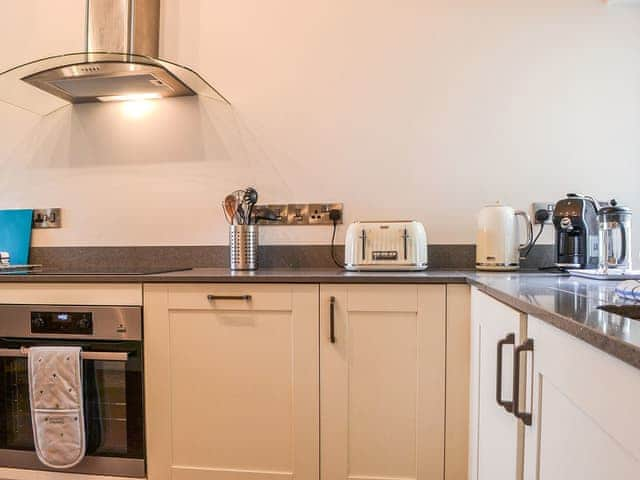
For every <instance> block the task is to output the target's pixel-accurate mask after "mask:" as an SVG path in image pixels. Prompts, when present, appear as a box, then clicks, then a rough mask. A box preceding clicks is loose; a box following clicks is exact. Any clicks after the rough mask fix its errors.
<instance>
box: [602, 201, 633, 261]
mask: <svg viewBox="0 0 640 480" xmlns="http://www.w3.org/2000/svg"><path fill="white" fill-rule="evenodd" d="M598 231H599V242H598V246H599V262H598V270H599V272H600V273H605V274H606V273H609V270H610V269H615V270H616V271H617V272H625V271H627V270H631V268H632V265H631V248H632V247H631V209H630V208H627V207H622V206H619V205H618V203H617V202H616V201H615V200H611V202H610V204H609V205H608V206H606V207H603V208H601V209H600V210H599V211H598Z"/></svg>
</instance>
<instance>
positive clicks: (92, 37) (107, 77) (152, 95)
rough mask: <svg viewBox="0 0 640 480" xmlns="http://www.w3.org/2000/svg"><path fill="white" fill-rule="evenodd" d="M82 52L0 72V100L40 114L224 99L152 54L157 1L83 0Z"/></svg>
mask: <svg viewBox="0 0 640 480" xmlns="http://www.w3.org/2000/svg"><path fill="white" fill-rule="evenodd" d="M85 31H86V41H85V51H83V52H80V53H68V54H66V55H58V56H52V57H46V58H42V59H40V60H35V61H33V62H30V63H27V64H24V65H20V66H17V67H14V68H12V69H10V70H7V71H6V72H3V73H2V74H0V100H2V101H4V102H6V103H10V104H13V105H16V106H19V107H21V108H24V109H26V110H29V111H31V112H34V113H37V114H40V115H46V114H48V113H51V112H52V111H55V110H56V109H58V108H60V107H62V106H65V105H68V104H69V103H87V102H109V101H121V100H145V99H158V98H164V97H175V96H187V95H201V96H206V97H209V98H214V99H217V100H220V101H223V102H225V103H228V101H227V100H226V99H225V98H224V97H223V96H222V95H221V94H220V93H219V92H218V91H216V90H215V89H214V88H213V87H212V86H211V85H210V84H209V83H207V81H206V80H204V79H203V78H202V77H201V76H200V75H198V74H197V73H196V72H194V71H193V70H191V69H190V68H188V67H185V66H181V65H177V64H175V63H172V62H169V61H167V60H163V59H160V58H158V46H159V42H160V38H159V32H160V0H87V2H86V30H85Z"/></svg>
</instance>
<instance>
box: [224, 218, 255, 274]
mask: <svg viewBox="0 0 640 480" xmlns="http://www.w3.org/2000/svg"><path fill="white" fill-rule="evenodd" d="M229 268H231V270H256V269H257V268H258V225H229Z"/></svg>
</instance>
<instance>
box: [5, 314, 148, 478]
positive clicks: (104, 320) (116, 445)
mask: <svg viewBox="0 0 640 480" xmlns="http://www.w3.org/2000/svg"><path fill="white" fill-rule="evenodd" d="M43 345H49V346H50V345H74V346H80V347H81V348H82V358H83V392H84V411H85V423H86V425H85V429H86V436H87V438H86V445H87V456H86V457H85V458H84V459H83V460H82V462H81V463H80V464H79V465H77V466H76V467H73V468H71V469H68V470H64V472H70V473H84V474H96V475H114V476H128V477H144V476H145V439H144V391H143V385H144V380H143V379H144V376H143V344H142V308H141V307H108V306H100V307H97V306H86V307H83V306H57V305H56V306H47V305H0V466H3V467H12V468H21V469H32V470H51V469H49V468H48V467H46V466H44V465H43V464H42V463H40V461H39V460H38V458H37V457H36V454H35V451H34V444H33V431H32V426H31V413H30V406H29V388H28V374H27V358H26V355H27V349H28V348H30V347H32V346H43Z"/></svg>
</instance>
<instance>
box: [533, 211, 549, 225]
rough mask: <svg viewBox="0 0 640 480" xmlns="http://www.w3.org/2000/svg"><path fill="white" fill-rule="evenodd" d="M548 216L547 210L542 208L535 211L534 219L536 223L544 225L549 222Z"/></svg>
mask: <svg viewBox="0 0 640 480" xmlns="http://www.w3.org/2000/svg"><path fill="white" fill-rule="evenodd" d="M550 216H551V215H550V213H549V210H545V209H543V208H541V209H540V210H536V213H535V215H534V217H535V219H536V223H542V224H544V222H546V221H547V220H549V217H550Z"/></svg>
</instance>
